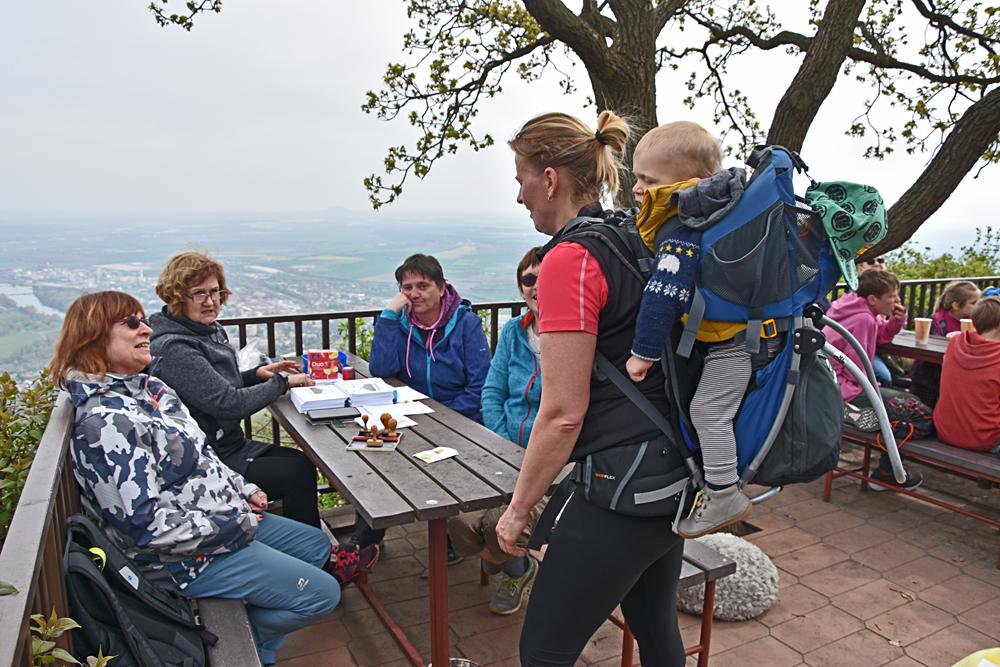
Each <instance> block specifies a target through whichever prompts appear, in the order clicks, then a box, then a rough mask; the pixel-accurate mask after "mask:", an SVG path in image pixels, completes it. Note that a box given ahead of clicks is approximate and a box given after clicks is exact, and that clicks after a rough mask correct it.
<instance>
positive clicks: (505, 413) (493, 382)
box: [483, 311, 542, 447]
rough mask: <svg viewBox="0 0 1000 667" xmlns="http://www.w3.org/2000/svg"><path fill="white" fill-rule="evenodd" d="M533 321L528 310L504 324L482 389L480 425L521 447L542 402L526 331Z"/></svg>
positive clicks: (539, 375)
mask: <svg viewBox="0 0 1000 667" xmlns="http://www.w3.org/2000/svg"><path fill="white" fill-rule="evenodd" d="M533 319H534V315H533V314H532V313H531V312H530V311H529V312H527V313H525V314H524V315H521V316H520V317H515V318H514V319H512V320H510V321H509V322H507V324H505V325H504V327H503V330H502V331H501V332H500V340H498V341H497V349H496V353H495V354H494V355H493V363H491V364H490V372H489V374H488V375H487V376H486V385H485V386H484V387H483V424H485V425H486V427H487V428H489V429H490V430H491V431H493V432H495V433H498V434H499V435H502V436H503V437H505V438H507V439H508V440H510V441H511V442H516V443H517V444H519V445H520V446H522V447H525V446H527V444H528V438H529V437H530V436H531V427H532V425H534V423H535V416H536V415H537V414H538V405H539V403H541V401H542V369H541V368H540V367H539V365H538V359H537V357H535V353H534V352H533V351H532V349H531V346H530V345H528V336H527V333H526V332H525V329H526V328H527V327H528V326H529V325H530V324H531V322H532V320H533Z"/></svg>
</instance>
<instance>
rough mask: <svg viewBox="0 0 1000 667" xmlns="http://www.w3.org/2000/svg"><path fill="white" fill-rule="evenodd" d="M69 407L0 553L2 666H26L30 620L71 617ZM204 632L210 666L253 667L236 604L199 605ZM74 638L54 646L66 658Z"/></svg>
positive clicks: (255, 659)
mask: <svg viewBox="0 0 1000 667" xmlns="http://www.w3.org/2000/svg"><path fill="white" fill-rule="evenodd" d="M72 430H73V406H72V404H71V403H70V401H69V400H68V397H67V396H66V395H65V394H60V396H59V398H58V400H57V401H56V406H55V408H54V409H53V410H52V415H51V416H50V417H49V423H48V425H47V426H46V428H45V433H44V434H43V435H42V439H41V442H40V443H39V446H38V451H37V452H36V454H35V460H34V463H33V464H32V466H31V471H30V473H29V474H28V479H27V480H26V482H25V486H24V490H23V491H22V493H21V498H20V500H19V501H18V505H17V510H16V511H15V513H14V519H13V521H12V522H11V526H10V530H9V532H8V533H7V538H6V540H5V542H4V545H3V551H2V552H0V579H2V580H3V581H5V582H7V583H9V584H11V585H13V586H14V587H15V588H16V589H17V590H18V593H16V594H14V595H7V596H2V597H0V619H3V623H0V665H10V666H12V667H31V665H32V664H33V661H32V658H31V633H30V631H29V623H30V618H31V615H32V614H45V615H46V616H48V615H49V614H51V613H52V610H53V609H54V610H55V612H56V614H58V615H59V616H70V613H69V605H68V603H67V600H66V582H65V578H64V573H63V550H64V549H65V546H66V519H67V517H69V516H70V515H71V514H73V513H74V512H77V511H79V509H80V499H79V493H78V490H77V486H76V480H75V479H74V478H73V464H72V461H71V460H70V458H69V440H70V435H71V434H72ZM198 611H199V613H200V614H201V617H202V620H203V621H204V623H205V625H206V627H207V628H208V629H209V630H210V631H211V632H212V633H214V634H215V635H217V636H218V637H219V641H218V643H217V644H216V645H215V646H214V647H212V648H211V649H210V650H209V659H210V662H211V664H212V666H213V667H259V666H260V665H261V660H260V656H259V654H258V653H257V646H256V643H255V641H254V637H253V632H252V630H251V628H250V621H249V619H248V618H247V614H246V608H245V607H244V605H243V602H242V601H241V600H219V599H206V600H199V603H198ZM72 634H73V633H72V632H68V633H66V634H64V635H63V636H62V637H60V638H59V640H58V642H57V643H58V645H59V646H60V647H61V648H63V649H66V650H68V651H70V652H72Z"/></svg>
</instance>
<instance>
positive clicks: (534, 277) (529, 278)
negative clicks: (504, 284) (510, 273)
mask: <svg viewBox="0 0 1000 667" xmlns="http://www.w3.org/2000/svg"><path fill="white" fill-rule="evenodd" d="M537 282H538V274H537V273H523V274H521V284H522V285H524V286H525V287H534V286H535V283H537Z"/></svg>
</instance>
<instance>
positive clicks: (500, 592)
mask: <svg viewBox="0 0 1000 667" xmlns="http://www.w3.org/2000/svg"><path fill="white" fill-rule="evenodd" d="M537 574H538V561H537V560H535V559H534V557H533V556H528V570H527V571H526V572H525V573H524V574H522V575H521V576H520V577H518V578H517V579H514V578H512V577H508V576H507V575H506V574H504V573H503V572H501V573H500V581H499V583H498V584H497V589H496V591H495V592H494V593H493V599H491V600H490V611H491V612H493V613H494V614H499V615H500V616H507V615H508V614H513V613H516V612H517V610H518V609H520V608H521V603H522V602H523V601H524V596H525V594H526V593H527V592H528V590H529V589H530V588H531V584H533V583H534V581H535V575H537Z"/></svg>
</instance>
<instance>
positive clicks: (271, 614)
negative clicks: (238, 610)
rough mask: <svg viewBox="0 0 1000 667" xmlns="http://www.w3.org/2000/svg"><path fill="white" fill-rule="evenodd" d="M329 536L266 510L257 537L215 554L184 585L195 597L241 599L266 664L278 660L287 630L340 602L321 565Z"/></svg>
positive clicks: (326, 557)
mask: <svg viewBox="0 0 1000 667" xmlns="http://www.w3.org/2000/svg"><path fill="white" fill-rule="evenodd" d="M329 558H330V540H329V539H328V538H327V536H326V535H325V534H324V533H323V531H321V530H320V529H319V528H314V527H313V526H307V525H306V524H304V523H299V522H298V521H293V520H291V519H286V518H284V517H281V516H276V515H274V514H265V515H264V519H263V520H262V521H261V522H260V528H259V530H258V532H257V539H255V540H254V541H253V542H251V543H250V544H248V545H247V546H245V547H243V548H242V549H240V550H239V551H234V552H232V553H228V554H222V555H219V556H213V557H212V562H211V563H209V565H208V567H206V568H205V569H204V570H203V571H202V572H201V574H199V575H198V577H197V578H196V579H195V580H194V581H193V582H191V583H190V584H189V585H188V586H187V588H186V589H185V590H184V594H185V595H187V596H189V597H193V598H229V599H236V598H240V599H243V600H245V601H246V604H247V615H248V616H249V617H250V622H251V624H252V625H253V628H254V631H255V632H256V633H257V640H258V641H259V642H260V655H261V658H262V659H263V661H264V664H265V665H272V664H274V663H276V662H277V661H278V648H279V647H280V646H281V644H282V643H284V641H285V635H286V634H287V633H289V632H292V631H294V630H298V629H299V628H302V627H305V626H307V625H309V624H311V623H315V622H316V621H318V620H320V619H321V618H323V617H324V616H326V615H327V614H329V613H330V612H331V611H333V610H334V608H335V607H336V606H337V604H338V603H339V602H340V584H338V583H337V580H336V579H334V578H333V577H332V576H331V575H329V574H327V573H326V572H324V571H323V570H322V569H321V568H322V567H323V565H324V564H326V562H327V560H329Z"/></svg>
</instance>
